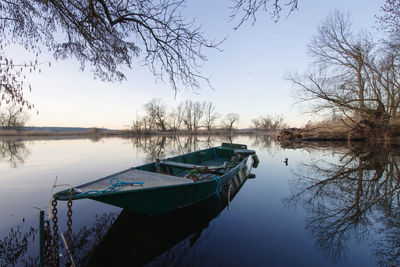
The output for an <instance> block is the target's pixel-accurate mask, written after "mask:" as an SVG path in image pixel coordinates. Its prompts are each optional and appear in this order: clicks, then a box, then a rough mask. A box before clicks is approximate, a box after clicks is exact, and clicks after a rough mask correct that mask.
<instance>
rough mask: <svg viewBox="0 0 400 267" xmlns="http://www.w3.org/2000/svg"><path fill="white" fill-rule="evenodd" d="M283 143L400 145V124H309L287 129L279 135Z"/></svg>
mask: <svg viewBox="0 0 400 267" xmlns="http://www.w3.org/2000/svg"><path fill="white" fill-rule="evenodd" d="M278 139H279V140H281V141H285V142H286V141H291V140H300V141H318V142H319V141H322V142H324V141H343V142H349V141H364V142H369V143H400V124H398V123H396V124H392V125H389V126H387V127H385V128H383V127H367V126H363V125H360V124H357V125H356V126H352V127H351V126H348V125H346V124H344V123H341V122H338V123H316V124H307V125H306V126H305V127H303V128H286V129H282V130H281V131H280V132H279V134H278Z"/></svg>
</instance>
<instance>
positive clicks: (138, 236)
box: [74, 167, 249, 266]
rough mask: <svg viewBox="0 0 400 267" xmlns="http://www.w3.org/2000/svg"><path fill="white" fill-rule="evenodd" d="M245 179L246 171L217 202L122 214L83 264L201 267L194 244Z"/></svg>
mask: <svg viewBox="0 0 400 267" xmlns="http://www.w3.org/2000/svg"><path fill="white" fill-rule="evenodd" d="M248 176H249V169H248V168H247V167H246V168H244V169H243V170H241V171H240V172H239V173H238V174H237V175H236V176H235V177H234V178H233V179H232V181H231V182H230V183H229V184H228V185H227V186H226V187H225V188H224V189H223V190H222V191H221V192H220V194H219V198H218V197H217V196H215V195H214V196H213V197H211V198H209V199H206V200H204V201H202V202H200V203H197V204H195V205H192V206H190V207H186V208H181V209H178V210H175V211H173V212H169V213H166V214H161V215H157V216H147V215H142V214H138V213H133V212H130V211H127V210H123V211H122V212H121V214H120V215H119V216H118V218H117V220H116V221H115V223H114V224H113V225H112V226H111V228H110V230H109V231H108V233H107V234H106V235H105V237H104V238H103V240H102V241H101V242H100V243H99V245H98V246H96V248H95V249H94V251H93V252H92V253H89V256H88V258H87V259H86V260H85V261H86V262H82V263H83V264H84V265H86V266H141V265H144V264H147V263H149V262H152V264H155V265H185V266H187V265H191V266H192V265H198V264H200V262H201V256H202V255H199V253H198V252H196V250H195V249H192V248H193V246H194V244H195V243H196V242H198V241H200V240H201V239H202V238H204V235H202V232H203V230H205V229H207V228H208V226H209V223H210V221H212V220H213V219H214V218H216V217H217V216H218V215H219V214H220V212H221V211H223V210H224V209H225V208H226V207H227V206H228V205H229V203H230V201H232V199H233V198H234V197H235V195H236V194H237V193H238V191H239V190H240V188H241V187H242V185H243V184H244V183H245V181H246V180H247V178H248ZM75 253H79V252H78V251H76V252H74V254H75ZM78 258H79V256H78Z"/></svg>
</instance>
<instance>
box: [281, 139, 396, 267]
mask: <svg viewBox="0 0 400 267" xmlns="http://www.w3.org/2000/svg"><path fill="white" fill-rule="evenodd" d="M333 151H334V152H333V154H334V156H335V158H336V159H337V160H335V162H332V161H327V160H318V161H313V162H311V163H308V164H303V165H302V167H300V168H299V169H297V170H296V171H295V177H296V178H295V179H294V181H293V182H292V183H291V185H290V188H291V195H290V197H289V198H287V199H285V200H284V201H285V203H286V204H287V205H297V204H302V205H303V206H304V207H305V208H306V209H307V210H308V211H309V213H310V214H311V215H310V216H308V217H307V219H306V229H307V230H308V231H309V233H310V234H311V236H312V237H313V238H315V240H316V244H317V246H318V247H319V248H321V250H322V251H323V252H324V253H325V255H326V256H327V257H328V258H329V259H330V260H331V261H332V262H335V261H336V260H338V259H340V258H341V257H342V256H343V254H344V253H345V250H346V244H347V243H348V242H349V241H351V240H352V239H354V240H356V241H359V242H361V241H363V240H365V239H366V238H367V237H369V236H371V235H370V233H371V232H372V231H374V232H375V233H376V236H377V237H378V240H375V241H373V242H372V243H373V244H371V245H373V246H374V249H373V250H374V252H375V256H376V257H377V258H378V261H379V264H381V265H387V264H394V265H400V253H399V252H400V220H399V219H400V216H399V212H400V205H399V204H400V199H399V198H400V178H399V175H400V171H399V170H400V154H399V152H398V148H384V147H381V146H376V147H369V146H368V145H365V144H359V145H357V146H351V147H347V148H345V149H344V148H343V147H337V148H335V149H334V150H333Z"/></svg>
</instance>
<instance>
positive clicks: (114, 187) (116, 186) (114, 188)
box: [75, 177, 144, 196]
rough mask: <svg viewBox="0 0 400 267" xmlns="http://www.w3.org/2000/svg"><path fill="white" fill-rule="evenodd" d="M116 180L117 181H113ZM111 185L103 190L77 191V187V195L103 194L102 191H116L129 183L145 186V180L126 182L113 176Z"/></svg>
mask: <svg viewBox="0 0 400 267" xmlns="http://www.w3.org/2000/svg"><path fill="white" fill-rule="evenodd" d="M113 181H115V182H113ZM110 185H111V186H109V187H107V188H106V189H103V190H89V191H86V192H82V193H81V192H77V191H76V189H75V192H77V193H75V196H82V195H98V194H102V193H108V192H115V191H119V190H120V189H121V188H122V187H123V186H127V185H140V186H143V185H144V182H125V181H120V180H119V179H118V178H115V177H114V178H111V180H110Z"/></svg>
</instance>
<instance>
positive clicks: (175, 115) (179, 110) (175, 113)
mask: <svg viewBox="0 0 400 267" xmlns="http://www.w3.org/2000/svg"><path fill="white" fill-rule="evenodd" d="M184 115H185V110H184V104H183V103H180V104H179V105H178V107H176V108H175V109H173V110H172V112H171V113H170V114H169V120H170V123H169V125H170V127H171V130H172V131H174V132H177V131H179V130H180V129H181V126H182V122H183V117H184Z"/></svg>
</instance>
